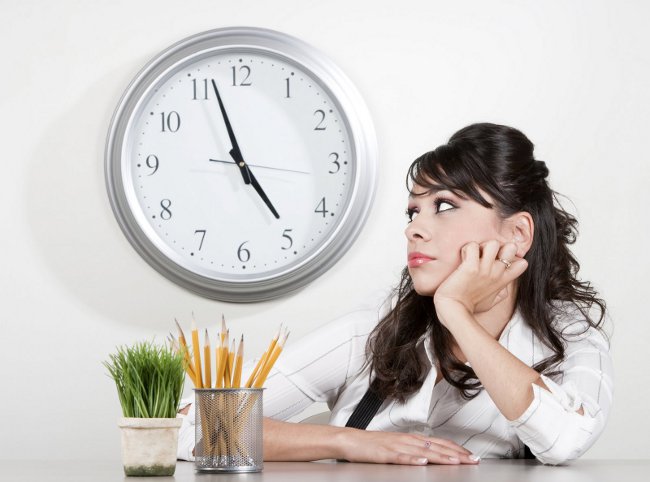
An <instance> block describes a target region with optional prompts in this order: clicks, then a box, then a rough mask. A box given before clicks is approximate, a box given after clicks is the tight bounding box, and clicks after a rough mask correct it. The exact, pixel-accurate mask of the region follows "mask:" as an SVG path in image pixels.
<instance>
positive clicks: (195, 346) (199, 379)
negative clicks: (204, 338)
mask: <svg viewBox="0 0 650 482" xmlns="http://www.w3.org/2000/svg"><path fill="white" fill-rule="evenodd" d="M192 351H193V353H194V374H195V375H196V380H195V383H194V385H195V386H196V388H203V376H202V375H201V352H200V347H199V331H198V330H197V328H196V322H195V321H194V318H192Z"/></svg>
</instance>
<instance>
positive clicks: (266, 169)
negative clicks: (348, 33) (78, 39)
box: [105, 28, 377, 302]
mask: <svg viewBox="0 0 650 482" xmlns="http://www.w3.org/2000/svg"><path fill="white" fill-rule="evenodd" d="M105 168H106V183H107V189H108V193H109V197H110V202H111V205H112V208H113V211H114V213H115V216H116V218H117V220H118V223H119V225H120V227H121V228H122V230H123V232H124V233H125V235H126V236H127V238H128V239H129V241H130V242H131V244H132V245H133V247H134V248H135V249H136V250H137V252H138V253H139V254H140V255H141V256H142V257H143V258H144V259H145V260H146V261H147V262H148V263H149V264H150V265H151V266H153V267H154V268H155V269H156V270H158V271H159V272H160V273H162V274H163V275H164V276H166V277H167V278H169V279H170V280H172V281H174V282H176V283H178V284H179V285H181V286H183V287H185V288H187V289H190V290H193V291H194V292H196V293H199V294H201V295H203V296H206V297H210V298H214V299H219V300H223V301H235V302H247V301H260V300H266V299H271V298H274V297H277V296H280V295H283V294H285V293H288V292H290V291H292V290H295V289H297V288H299V287H301V286H303V285H305V284H306V283H308V282H310V281H312V280H313V279H315V278H316V277H318V276H319V275H321V274H322V273H323V272H325V271H326V270H327V269H329V268H330V267H331V266H332V265H333V264H334V263H335V262H336V261H337V260H338V259H340V257H341V256H342V255H343V254H344V253H345V252H346V251H347V249H348V248H349V247H350V246H351V244H352V242H353V241H354V239H355V238H356V236H357V235H358V234H359V231H360V230H361V228H362V226H363V224H364V222H365V219H366V218H367V215H368V213H369V209H370V205H371V202H372V199H373V196H374V191H375V185H376V171H377V147H376V138H375V134H374V129H373V125H372V121H371V118H370V115H369V113H368V111H367V109H366V107H365V104H364V103H363V101H362V99H361V97H360V95H359V94H358V92H357V90H356V89H355V88H354V86H353V85H352V83H351V82H350V80H349V79H348V78H347V77H346V76H345V75H344V74H343V72H342V71H341V70H340V69H339V68H338V67H336V66H335V65H334V64H333V63H332V62H331V61H330V60H328V59H327V58H326V57H324V56H323V55H322V54H321V53H319V52H318V51H317V50H315V49H314V48H312V47H310V46H309V45H307V44H306V43H304V42H302V41H300V40H298V39H296V38H294V37H291V36H288V35H286V34H282V33H279V32H275V31H271V30H266V29H260V28H224V29H217V30H211V31H208V32H204V33H201V34H198V35H195V36H192V37H189V38H187V39H185V40H182V41H181V42H179V43H177V44H175V45H173V46H171V47H170V48H168V49H167V50H165V51H163V52H162V53H160V54H159V55H158V56H157V57H156V58H154V59H153V60H152V61H151V62H149V64H147V65H146V66H145V67H144V69H143V70H142V71H141V72H140V73H139V74H138V75H137V76H136V78H135V79H134V80H133V82H132V83H131V84H130V86H129V87H128V88H127V90H126V92H125V93H124V95H123V97H122V99H121V100H120V102H119V105H118V107H117V109H116V111H115V114H114V116H113V120H112V122H111V126H110V130H109V135H108V141H107V147H106V166H105Z"/></svg>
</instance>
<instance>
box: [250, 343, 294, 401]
mask: <svg viewBox="0 0 650 482" xmlns="http://www.w3.org/2000/svg"><path fill="white" fill-rule="evenodd" d="M287 338H289V332H288V331H286V332H285V334H284V337H283V338H282V341H281V342H279V343H277V344H276V345H275V348H274V349H273V353H272V354H271V356H269V357H268V360H267V361H266V363H265V364H264V367H263V368H262V369H261V370H260V374H259V375H258V376H257V378H256V379H255V383H254V384H253V387H254V388H262V385H264V382H265V381H266V377H267V376H268V375H269V372H270V371H271V368H273V365H274V364H275V362H276V360H277V359H278V357H279V356H280V353H281V352H282V349H283V348H284V344H285V343H286V342H287Z"/></svg>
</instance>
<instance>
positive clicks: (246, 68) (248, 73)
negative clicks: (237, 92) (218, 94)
mask: <svg viewBox="0 0 650 482" xmlns="http://www.w3.org/2000/svg"><path fill="white" fill-rule="evenodd" d="M242 71H245V76H244V78H243V79H242V81H241V82H240V83H239V84H237V68H236V67H234V66H233V67H232V85H233V87H237V86H238V85H239V86H241V87H250V86H251V85H253V84H252V83H251V82H248V78H249V77H250V76H251V68H250V67H249V66H248V65H240V66H239V72H242Z"/></svg>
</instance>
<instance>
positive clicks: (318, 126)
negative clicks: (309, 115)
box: [314, 109, 325, 131]
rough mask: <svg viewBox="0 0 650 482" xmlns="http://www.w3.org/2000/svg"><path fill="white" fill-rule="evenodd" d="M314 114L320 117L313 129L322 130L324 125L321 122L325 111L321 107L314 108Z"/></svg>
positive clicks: (323, 119) (323, 120)
mask: <svg viewBox="0 0 650 482" xmlns="http://www.w3.org/2000/svg"><path fill="white" fill-rule="evenodd" d="M314 115H315V116H319V117H320V121H319V122H318V124H316V127H314V130H315V131H324V130H325V126H324V125H323V122H325V111H324V110H321V109H318V110H316V111H315V112H314Z"/></svg>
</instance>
